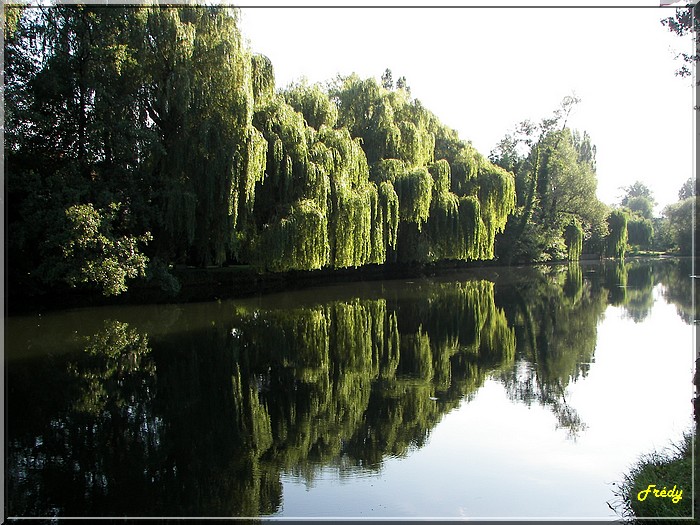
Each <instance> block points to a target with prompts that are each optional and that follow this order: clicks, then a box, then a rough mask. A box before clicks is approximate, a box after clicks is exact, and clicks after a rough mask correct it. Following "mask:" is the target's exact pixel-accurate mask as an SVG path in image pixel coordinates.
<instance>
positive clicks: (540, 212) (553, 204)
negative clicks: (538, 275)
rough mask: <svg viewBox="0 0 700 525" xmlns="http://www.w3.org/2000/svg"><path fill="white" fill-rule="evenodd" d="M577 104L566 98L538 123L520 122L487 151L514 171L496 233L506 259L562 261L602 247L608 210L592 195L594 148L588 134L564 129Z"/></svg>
mask: <svg viewBox="0 0 700 525" xmlns="http://www.w3.org/2000/svg"><path fill="white" fill-rule="evenodd" d="M576 102H577V100H576V99H571V98H567V99H565V100H564V101H563V102H562V105H561V107H560V108H559V109H558V110H557V111H555V112H554V115H553V116H552V117H551V118H548V119H543V120H542V122H541V123H539V124H534V123H532V122H529V121H524V122H522V123H521V124H520V125H519V126H518V128H517V130H516V131H515V132H514V133H511V134H507V135H506V136H505V137H504V139H503V140H502V141H501V142H500V143H499V144H498V145H497V147H496V148H495V149H494V150H493V151H492V152H491V155H490V159H491V160H492V162H494V163H495V164H497V165H498V166H501V167H502V168H504V169H509V170H513V171H514V173H515V201H516V203H515V210H514V213H513V215H512V216H511V217H510V220H508V222H507V223H506V224H505V229H504V234H503V235H500V236H499V237H497V247H496V251H498V252H499V257H503V258H504V259H505V260H506V261H508V260H518V261H527V260H530V261H532V260H535V261H548V260H562V259H570V258H571V257H572V255H573V254H575V257H576V258H578V257H580V254H581V252H582V251H583V250H584V249H586V251H592V252H593V253H596V252H600V251H601V250H602V245H603V243H604V239H605V237H606V235H607V224H606V218H607V215H608V213H607V209H606V206H605V205H604V204H603V203H601V202H600V201H598V199H596V198H591V196H592V195H595V192H596V186H597V180H596V172H595V166H596V162H595V154H596V148H595V146H594V145H593V144H592V142H591V138H590V137H589V136H588V134H587V133H584V134H583V136H581V135H580V134H579V133H578V132H576V131H574V132H572V131H571V130H570V129H569V128H567V127H566V120H567V117H568V114H569V112H570V111H571V109H572V107H573V106H574V105H575V103H576ZM557 126H561V127H560V129H556V127H557ZM506 218H507V216H506ZM574 223H575V224H578V227H579V228H580V230H581V232H580V233H581V236H582V237H581V243H582V245H581V249H578V241H576V242H575V243H574V244H573V245H572V244H571V242H572V241H573V240H574V238H573V237H571V235H574V230H572V229H571V228H570V225H571V224H574ZM571 247H575V248H576V249H574V250H573V251H572V250H571V249H569V248H571ZM570 260H571V259H570Z"/></svg>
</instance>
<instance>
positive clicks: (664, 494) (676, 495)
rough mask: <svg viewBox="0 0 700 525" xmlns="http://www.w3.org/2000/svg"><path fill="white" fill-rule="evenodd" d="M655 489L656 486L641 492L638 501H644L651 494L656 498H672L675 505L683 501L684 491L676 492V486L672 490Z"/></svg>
mask: <svg viewBox="0 0 700 525" xmlns="http://www.w3.org/2000/svg"><path fill="white" fill-rule="evenodd" d="M655 487H656V485H649V486H648V487H647V488H646V489H645V490H640V491H639V493H638V494H637V499H638V500H639V501H644V500H645V499H647V496H648V495H649V494H653V495H654V497H655V498H671V501H672V502H673V503H678V502H679V501H680V500H682V499H683V491H682V490H680V489H678V490H676V485H674V486H673V488H672V489H671V490H667V489H666V487H664V488H662V489H661V490H659V489H657V488H655Z"/></svg>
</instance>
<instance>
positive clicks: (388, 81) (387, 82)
mask: <svg viewBox="0 0 700 525" xmlns="http://www.w3.org/2000/svg"><path fill="white" fill-rule="evenodd" d="M382 87H383V88H384V89H388V90H390V91H391V90H392V89H394V79H393V78H392V76H391V69H389V68H386V69H385V70H384V73H383V74H382Z"/></svg>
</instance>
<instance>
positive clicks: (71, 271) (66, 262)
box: [47, 203, 151, 295]
mask: <svg viewBox="0 0 700 525" xmlns="http://www.w3.org/2000/svg"><path fill="white" fill-rule="evenodd" d="M119 209H120V204H118V203H117V204H112V205H111V206H110V207H109V209H107V210H96V209H95V208H94V207H93V206H92V204H85V205H75V206H71V207H70V208H68V209H67V210H66V218H67V219H68V224H67V229H66V232H65V239H64V240H63V242H62V243H61V247H62V251H63V258H62V259H61V260H60V261H59V262H58V263H56V262H55V261H54V264H55V266H54V268H53V269H52V270H51V272H52V273H53V272H56V273H58V274H59V275H55V274H53V275H51V274H49V276H50V278H52V279H57V278H61V279H62V280H64V281H66V282H67V283H68V284H70V285H71V286H75V285H76V284H78V283H90V284H93V285H97V286H98V287H99V288H100V289H101V290H102V293H103V294H104V295H118V294H120V293H122V292H125V291H126V290H127V285H126V281H127V279H133V278H135V277H138V276H141V277H143V276H145V270H146V264H147V263H148V257H146V256H145V255H143V254H142V253H141V252H140V251H139V247H138V245H139V243H144V244H145V243H147V242H148V241H149V240H151V235H150V233H145V234H144V235H142V236H140V237H133V236H130V235H124V236H117V235H115V234H114V232H113V221H114V220H115V218H116V214H117V213H118V211H119ZM48 271H49V270H47V272H48ZM61 274H62V275H61Z"/></svg>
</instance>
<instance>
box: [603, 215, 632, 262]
mask: <svg viewBox="0 0 700 525" xmlns="http://www.w3.org/2000/svg"><path fill="white" fill-rule="evenodd" d="M608 229H609V231H610V234H609V235H608V243H607V250H606V252H607V256H608V257H614V258H616V259H624V258H625V251H626V250H627V215H626V214H625V212H624V211H622V210H613V211H612V213H610V216H609V217H608Z"/></svg>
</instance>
